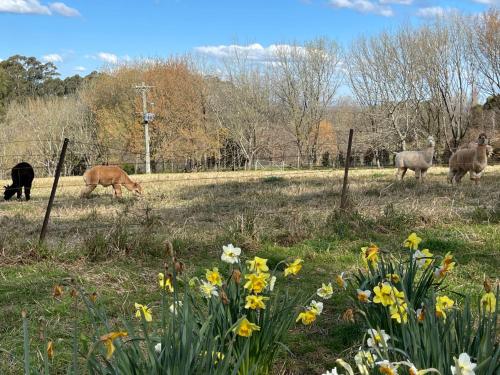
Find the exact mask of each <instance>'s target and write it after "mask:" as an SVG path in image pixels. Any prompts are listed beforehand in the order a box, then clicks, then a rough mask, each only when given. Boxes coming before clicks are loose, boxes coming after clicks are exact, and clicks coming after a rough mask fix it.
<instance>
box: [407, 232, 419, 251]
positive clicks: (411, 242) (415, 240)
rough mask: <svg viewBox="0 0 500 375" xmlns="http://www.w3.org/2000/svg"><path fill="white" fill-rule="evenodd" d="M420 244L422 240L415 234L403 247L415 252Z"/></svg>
mask: <svg viewBox="0 0 500 375" xmlns="http://www.w3.org/2000/svg"><path fill="white" fill-rule="evenodd" d="M420 242H422V239H421V238H420V237H419V236H417V234H416V233H412V234H410V235H409V236H408V238H407V239H406V240H405V242H404V244H403V246H404V247H408V248H410V250H417V249H418V245H419V244H420Z"/></svg>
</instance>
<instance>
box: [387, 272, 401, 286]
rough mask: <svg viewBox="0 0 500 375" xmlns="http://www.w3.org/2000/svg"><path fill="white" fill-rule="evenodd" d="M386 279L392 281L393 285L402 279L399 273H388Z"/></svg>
mask: <svg viewBox="0 0 500 375" xmlns="http://www.w3.org/2000/svg"><path fill="white" fill-rule="evenodd" d="M385 278H386V279H388V280H390V281H391V282H392V283H394V284H397V283H399V280H400V279H401V278H400V277H399V275H398V274H397V273H388V274H387V275H385Z"/></svg>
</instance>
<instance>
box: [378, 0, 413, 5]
mask: <svg viewBox="0 0 500 375" xmlns="http://www.w3.org/2000/svg"><path fill="white" fill-rule="evenodd" d="M379 2H380V4H400V5H410V4H411V3H413V0H379Z"/></svg>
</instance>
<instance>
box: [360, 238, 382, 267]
mask: <svg viewBox="0 0 500 375" xmlns="http://www.w3.org/2000/svg"><path fill="white" fill-rule="evenodd" d="M379 253H380V249H379V248H378V247H377V245H374V244H371V245H370V246H368V247H362V248H361V260H362V261H363V264H364V265H365V267H366V268H368V265H369V264H370V265H371V266H372V267H373V268H376V267H377V264H378V260H379V258H378V254H379Z"/></svg>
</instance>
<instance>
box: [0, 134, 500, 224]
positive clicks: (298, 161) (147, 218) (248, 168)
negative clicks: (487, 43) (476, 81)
mask: <svg viewBox="0 0 500 375" xmlns="http://www.w3.org/2000/svg"><path fill="white" fill-rule="evenodd" d="M21 142H26V143H29V142H41V141H40V140H25V141H14V142H12V143H14V144H18V143H21ZM44 142H49V140H44ZM2 144H6V142H3V143H0V145H2ZM76 144H79V145H80V146H82V145H84V146H88V150H86V149H85V148H79V149H77V150H76V151H75V150H72V145H76ZM361 144H362V143H356V142H352V149H353V151H352V153H351V155H350V157H349V163H348V165H349V166H350V168H373V169H378V168H379V167H391V168H394V166H393V163H392V158H389V157H388V156H387V155H385V157H384V159H383V160H379V161H378V163H377V162H376V161H374V155H373V154H367V152H366V150H363V151H360V150H356V145H361ZM334 146H335V148H334V149H335V150H337V154H336V155H335V156H334V157H333V156H332V155H330V154H328V155H327V156H325V154H323V155H320V157H319V158H318V157H316V158H315V159H314V158H312V159H311V158H309V160H307V158H304V155H300V154H292V153H286V152H281V153H280V154H279V155H260V156H258V157H256V158H255V160H254V161H253V162H252V164H251V165H249V164H248V162H247V161H244V160H243V161H242V160H241V155H236V156H235V155H232V154H231V155H224V153H223V152H220V153H219V154H218V155H217V158H218V159H217V158H215V156H211V158H212V162H210V163H208V162H206V160H207V158H205V164H203V163H202V164H201V166H198V165H196V161H194V158H190V157H186V156H183V157H180V156H170V157H168V158H166V159H159V160H158V159H157V160H153V163H152V164H153V166H154V168H153V171H155V172H159V173H154V174H152V175H138V176H135V177H134V181H137V182H139V183H140V184H141V185H143V186H145V187H146V189H147V190H151V187H152V186H153V185H165V184H172V183H178V182H185V183H186V184H187V186H191V187H192V186H196V185H199V184H203V183H206V182H208V183H213V184H220V185H222V184H224V186H225V187H226V186H227V185H226V184H227V183H230V182H249V181H258V183H259V184H261V183H263V182H266V181H268V180H269V181H274V180H278V179H283V180H287V181H288V182H289V183H291V184H293V183H297V182H299V181H300V179H303V178H309V179H310V178H311V177H313V176H314V178H318V179H322V180H325V181H326V184H325V186H328V187H329V188H328V189H325V190H324V191H323V192H322V194H324V198H325V199H324V200H325V203H324V204H323V205H322V206H321V207H308V208H307V214H308V215H315V214H317V215H327V213H328V210H329V209H334V208H336V207H337V202H335V201H333V200H332V195H335V196H337V195H338V196H340V188H339V187H340V185H341V178H342V175H341V174H339V173H338V172H339V171H340V170H341V169H344V167H345V165H346V163H347V156H346V153H345V152H344V151H342V147H339V146H338V145H334ZM363 146H364V144H363ZM54 150H58V149H57V148H55V149H54ZM95 150H101V151H102V150H104V151H107V154H108V155H109V154H111V153H110V151H119V152H121V153H123V155H124V157H123V158H119V157H117V155H116V154H115V155H114V158H109V157H108V158H102V159H101V160H99V159H100V158H99V157H97V158H96V157H89V154H92V152H95ZM339 150H341V151H339ZM49 156H50V157H47V154H44V153H31V154H30V153H11V154H4V155H0V179H9V178H10V174H11V172H12V167H9V166H6V165H5V164H3V162H4V160H12V159H16V158H18V159H25V160H26V159H27V160H29V158H44V159H43V160H44V161H43V162H41V164H42V165H40V163H39V164H35V165H33V166H32V167H19V168H17V169H16V170H17V171H18V172H22V171H23V170H25V169H33V170H34V171H35V175H36V176H37V177H40V176H44V175H47V176H48V177H52V176H53V175H54V174H55V173H56V169H57V168H56V167H57V164H58V160H59V154H58V153H56V152H55V151H54V152H52V154H51V155H49ZM68 156H69V158H70V159H71V160H68V158H67V159H66V161H65V162H64V163H63V164H62V170H61V172H62V175H66V176H81V175H82V174H83V172H84V171H85V170H87V169H89V168H92V167H94V166H100V165H118V166H120V167H122V168H123V169H125V170H126V172H129V174H132V173H134V172H139V173H140V172H142V171H144V169H145V166H144V165H145V162H144V161H142V160H139V159H138V157H142V154H141V153H133V152H130V151H128V150H126V149H120V148H117V147H107V146H103V145H98V144H96V143H86V142H79V141H71V142H70V143H69V147H68V155H67V157H68ZM130 156H132V157H136V159H131V158H130ZM78 158H80V162H79V163H75V161H74V160H78ZM223 158H226V159H229V162H228V163H226V164H225V165H224V164H223V163H221V162H220V160H222V159H223ZM214 159H215V160H214ZM304 159H306V162H304ZM19 161H20V160H19ZM491 164H498V162H496V163H489V165H491ZM165 165H167V167H166V166H165ZM228 170H229V171H238V173H237V174H231V173H224V172H225V171H228ZM180 171H182V172H195V171H208V172H216V173H213V174H210V175H209V174H204V173H199V174H196V173H195V174H193V173H185V174H178V173H177V174H169V173H165V172H180ZM255 171H260V173H255ZM219 172H220V173H219ZM335 176H337V177H338V180H336V181H334V178H335ZM42 181H43V182H41V183H37V184H35V185H34V188H36V189H50V188H52V187H53V183H52V181H51V180H50V178H49V179H47V180H42ZM337 183H338V186H337ZM334 185H335V186H336V187H335V189H337V188H338V190H339V191H338V192H333V186H334ZM66 188H78V189H84V188H85V182H84V181H83V179H63V180H61V181H60V182H59V185H58V189H59V190H61V189H66ZM71 194H73V195H74V198H71V197H70V198H68V197H67V195H66V196H65V197H64V198H63V199H60V198H58V199H57V201H58V202H63V201H66V202H69V203H71V202H73V203H74V202H76V200H77V199H78V197H79V194H78V193H77V192H72V193H70V195H71ZM264 206H265V204H264ZM69 207H70V208H71V207H72V204H70V205H69ZM190 209H191V208H189V207H186V208H183V207H169V208H161V209H157V208H147V209H145V212H144V213H140V215H138V217H137V220H136V221H130V220H127V221H116V220H114V221H105V220H99V223H98V224H96V223H94V222H92V220H90V222H89V220H83V221H82V219H81V218H74V217H72V216H71V214H70V213H69V212H68V213H67V214H66V213H63V214H62V215H61V214H58V213H56V214H54V215H53V216H52V218H51V220H52V228H51V229H50V231H56V232H57V231H59V232H67V231H71V230H77V231H83V230H85V231H91V230H99V229H101V230H102V229H104V230H106V228H109V227H112V226H114V225H117V223H121V224H124V225H125V226H126V227H131V228H132V227H148V226H149V225H151V223H156V224H159V225H160V226H162V225H168V223H167V221H166V219H165V216H166V215H167V216H168V215H179V214H180V213H182V215H184V216H186V217H187V219H186V220H191V219H192V218H194V217H195V216H197V215H196V214H193V215H189V214H188V213H189V210H190ZM219 209H222V211H224V207H219ZM228 211H230V212H232V214H233V215H237V214H236V213H235V212H233V211H234V210H233V209H228ZM298 213H302V214H303V213H304V208H303V207H301V208H300V209H294V208H293V207H288V206H286V207H277V208H275V209H272V210H269V209H265V208H264V207H262V206H261V207H259V208H258V210H256V211H253V210H251V209H250V210H249V211H248V212H246V214H248V215H250V216H252V215H253V216H266V217H279V216H289V215H295V214H298ZM155 215H158V217H155ZM190 218H191V219H190ZM155 220H156V221H155ZM192 220H193V221H195V222H196V223H202V222H203V220H204V219H203V218H201V219H199V218H198V219H192ZM72 223H73V224H74V225H73V224H72ZM121 224H120V225H121ZM68 225H69V227H68Z"/></svg>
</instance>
